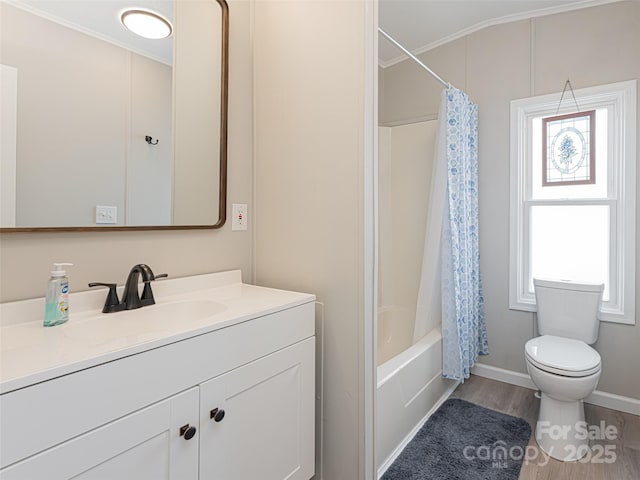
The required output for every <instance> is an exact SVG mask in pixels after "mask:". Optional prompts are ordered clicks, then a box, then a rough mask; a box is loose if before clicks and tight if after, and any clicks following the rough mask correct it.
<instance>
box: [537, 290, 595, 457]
mask: <svg viewBox="0 0 640 480" xmlns="http://www.w3.org/2000/svg"><path fill="white" fill-rule="evenodd" d="M533 283H534V286H535V294H536V304H537V310H538V313H537V319H538V331H539V333H540V335H541V336H540V337H536V338H532V339H531V340H529V341H528V342H527V343H526V345H525V357H526V360H527V371H528V372H529V375H530V376H531V380H533V383H534V384H535V385H536V386H537V387H538V388H539V389H540V391H541V394H542V397H541V400H540V414H539V415H538V423H537V425H536V440H537V442H538V445H539V446H540V448H541V449H542V450H543V451H544V452H545V453H547V454H548V455H550V456H551V457H553V458H556V459H558V460H562V461H573V460H579V459H580V458H582V457H583V456H584V455H586V453H587V451H588V448H589V440H588V435H586V433H587V426H586V424H585V423H584V406H583V403H582V401H583V400H584V399H585V398H586V397H588V396H589V395H590V394H591V393H592V392H593V391H594V390H595V388H596V385H597V384H598V379H599V378H600V370H601V362H600V354H599V353H598V352H596V351H595V350H594V349H593V348H591V347H590V346H589V345H590V344H593V343H595V341H596V340H597V339H598V327H599V324H600V321H599V320H598V309H599V307H600V302H601V299H602V291H603V289H604V285H603V284H584V283H582V284H579V283H573V282H567V281H550V280H540V279H534V281H533Z"/></svg>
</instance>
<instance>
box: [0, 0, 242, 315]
mask: <svg viewBox="0 0 640 480" xmlns="http://www.w3.org/2000/svg"><path fill="white" fill-rule="evenodd" d="M250 7H251V6H250V3H249V2H247V1H244V0H230V1H229V8H230V22H231V27H230V35H231V38H230V73H229V75H230V82H229V188H228V200H229V208H228V210H227V212H228V216H230V214H231V203H232V202H236V203H248V204H252V201H253V193H252V188H253V167H252V162H253V160H252V158H253V129H252V125H253V117H252V116H253V106H252V102H253V84H252V69H253V67H252V62H253V59H252V45H251V12H250ZM251 214H252V212H251V211H250V212H249V215H250V216H249V222H250V223H249V230H248V231H245V232H232V231H231V222H230V221H229V222H227V224H226V225H225V226H224V227H223V228H222V229H221V230H215V231H214V230H202V231H199V230H198V231H195V230H192V231H150V232H111V233H108V232H107V233H93V232H90V233H64V232H61V233H20V234H13V233H3V234H1V235H0V301H3V302H4V301H11V300H18V299H23V298H33V297H41V296H43V295H44V293H45V288H46V282H47V280H48V278H49V270H50V269H51V263H52V262H55V261H69V262H73V263H74V266H73V267H71V268H69V269H68V274H69V280H70V286H71V291H72V292H74V291H75V292H77V291H81V290H86V289H87V283H88V282H91V281H109V282H114V281H116V282H118V283H120V284H122V283H123V282H124V280H125V278H126V275H127V273H128V271H129V268H130V267H131V266H132V265H134V264H135V263H140V262H145V263H148V264H149V265H150V266H151V267H152V268H153V269H154V271H155V272H157V273H160V272H167V273H168V274H169V275H170V276H172V277H179V276H186V275H192V274H198V273H206V272H214V271H222V270H229V269H235V268H240V269H242V271H243V277H244V280H245V281H249V282H251V281H252V279H253V258H252V257H253V249H252V232H253V223H252V222H253V218H252V217H251ZM71 308H72V309H73V306H71Z"/></svg>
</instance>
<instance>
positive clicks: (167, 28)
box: [120, 8, 173, 40]
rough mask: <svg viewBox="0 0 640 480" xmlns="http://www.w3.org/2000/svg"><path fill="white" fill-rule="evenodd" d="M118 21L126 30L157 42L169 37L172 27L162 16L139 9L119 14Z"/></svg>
mask: <svg viewBox="0 0 640 480" xmlns="http://www.w3.org/2000/svg"><path fill="white" fill-rule="evenodd" d="M120 21H121V22H122V24H123V25H124V26H125V27H126V28H127V30H129V31H131V32H133V33H135V34H136V35H140V36H141V37H144V38H150V39H152V40H159V39H161V38H167V37H169V36H171V33H172V32H173V26H172V25H171V22H170V21H169V20H167V19H166V18H164V17H163V16H162V15H160V14H159V13H156V12H152V11H150V10H142V9H139V8H135V9H130V10H125V11H124V12H122V13H121V14H120Z"/></svg>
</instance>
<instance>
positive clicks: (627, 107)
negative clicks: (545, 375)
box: [509, 80, 636, 324]
mask: <svg viewBox="0 0 640 480" xmlns="http://www.w3.org/2000/svg"><path fill="white" fill-rule="evenodd" d="M574 93H575V96H576V100H577V104H578V106H579V108H580V111H579V112H576V107H575V104H574V103H573V102H567V101H565V102H564V103H563V105H562V107H563V108H562V109H561V110H560V111H557V110H558V102H559V101H560V93H557V94H551V95H543V96H538V97H530V98H525V99H522V100H514V101H512V102H511V199H510V208H511V217H510V218H511V223H510V265H509V275H510V279H509V308H512V309H515V310H526V311H535V309H536V307H535V296H534V291H533V278H534V277H536V278H552V279H565V280H573V281H576V282H588V283H604V284H605V290H604V294H603V304H602V310H601V314H600V319H601V320H604V321H612V322H619V323H629V324H634V323H635V178H636V166H635V165H636V81H635V80H633V81H628V82H621V83H616V84H611V85H604V86H598V87H592V88H585V89H581V90H575V92H574Z"/></svg>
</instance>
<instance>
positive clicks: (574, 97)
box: [556, 78, 580, 115]
mask: <svg viewBox="0 0 640 480" xmlns="http://www.w3.org/2000/svg"><path fill="white" fill-rule="evenodd" d="M567 86H569V90H571V96H572V97H573V103H575V104H576V110H578V112H580V107H579V106H578V101H577V100H576V95H575V93H573V87H572V86H571V82H570V81H569V79H568V78H567V81H566V82H564V88H563V89H562V95H560V101H559V102H558V108H557V109H556V115H558V112H559V111H560V105H562V99H563V98H564V92H566V91H567Z"/></svg>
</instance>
